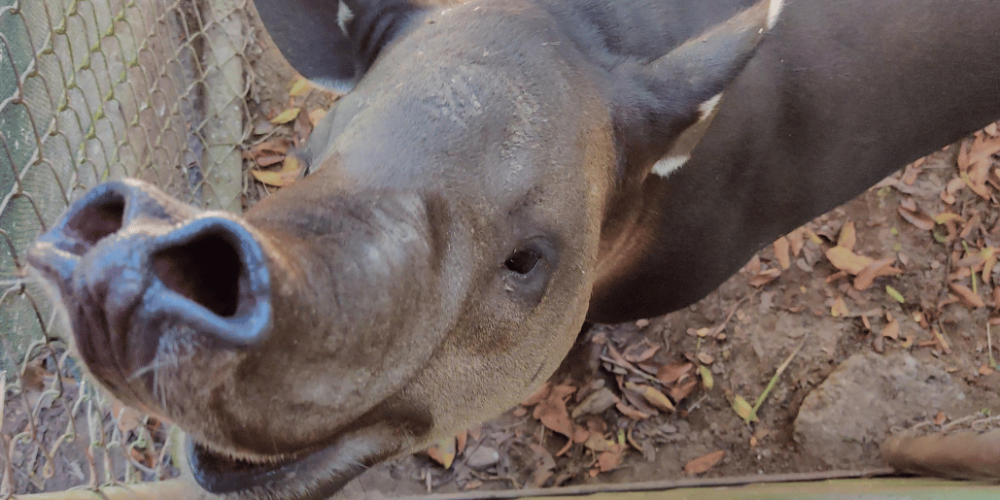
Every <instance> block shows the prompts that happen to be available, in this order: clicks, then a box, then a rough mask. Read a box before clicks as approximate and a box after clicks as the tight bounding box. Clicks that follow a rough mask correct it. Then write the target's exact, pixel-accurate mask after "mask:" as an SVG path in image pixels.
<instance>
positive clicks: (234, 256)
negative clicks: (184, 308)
mask: <svg viewBox="0 0 1000 500" xmlns="http://www.w3.org/2000/svg"><path fill="white" fill-rule="evenodd" d="M227 236H231V235H227V234H223V233H219V232H216V233H207V234H204V235H200V236H199V237H197V238H195V239H193V240H190V241H187V242H185V243H183V244H180V245H177V246H173V247H169V248H166V249H163V250H160V251H158V252H157V253H156V254H155V255H154V256H153V271H154V272H155V273H156V276H157V277H158V278H159V279H160V281H162V282H163V284H164V285H165V286H166V287H167V288H169V289H171V290H173V291H174V292H177V293H179V294H181V295H183V296H184V297H185V298H187V299H188V300H191V301H193V302H195V303H197V304H199V305H201V306H204V307H205V308H206V309H208V310H210V311H212V312H213V313H215V314H217V315H219V316H221V317H232V316H233V315H235V314H236V310H237V308H238V306H239V303H240V277H241V275H242V274H244V273H243V263H242V262H241V260H240V254H239V252H238V251H237V250H236V248H235V247H234V246H233V243H231V242H230V241H229V238H228V237H227Z"/></svg>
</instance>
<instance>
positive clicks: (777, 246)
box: [774, 236, 792, 269]
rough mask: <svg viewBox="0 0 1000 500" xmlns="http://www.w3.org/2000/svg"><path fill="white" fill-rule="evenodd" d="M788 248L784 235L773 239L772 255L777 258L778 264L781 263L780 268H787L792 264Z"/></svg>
mask: <svg viewBox="0 0 1000 500" xmlns="http://www.w3.org/2000/svg"><path fill="white" fill-rule="evenodd" d="M789 248H790V245H789V243H788V238H785V237H784V236H782V237H781V238H778V239H777V240H775V241H774V257H775V258H776V259H778V264H780V265H781V268H782V269H788V268H789V267H791V266H792V258H791V256H790V255H789V253H788V251H789Z"/></svg>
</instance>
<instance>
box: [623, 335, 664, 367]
mask: <svg viewBox="0 0 1000 500" xmlns="http://www.w3.org/2000/svg"><path fill="white" fill-rule="evenodd" d="M660 347H661V346H658V345H653V344H651V343H650V342H649V340H647V339H642V341H641V342H639V343H637V344H633V345H631V346H629V347H628V349H625V350H624V351H623V352H622V357H623V358H625V360H626V361H629V362H632V363H642V362H643V361H646V360H647V359H649V358H651V357H653V355H654V354H656V351H659V350H660Z"/></svg>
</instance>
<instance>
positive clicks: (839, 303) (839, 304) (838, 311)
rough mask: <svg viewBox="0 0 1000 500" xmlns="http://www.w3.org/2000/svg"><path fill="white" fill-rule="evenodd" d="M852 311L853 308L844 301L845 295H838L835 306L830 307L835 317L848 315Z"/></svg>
mask: <svg viewBox="0 0 1000 500" xmlns="http://www.w3.org/2000/svg"><path fill="white" fill-rule="evenodd" d="M850 313H851V310H850V309H848V308H847V304H846V303H845V302H844V298H843V297H837V299H836V300H834V301H833V306H831V307H830V316H833V317H834V318H839V317H841V316H847V315H848V314H850Z"/></svg>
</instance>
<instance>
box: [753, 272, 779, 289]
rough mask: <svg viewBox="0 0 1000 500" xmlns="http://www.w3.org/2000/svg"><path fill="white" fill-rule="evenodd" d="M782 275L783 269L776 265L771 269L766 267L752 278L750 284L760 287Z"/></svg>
mask: <svg viewBox="0 0 1000 500" xmlns="http://www.w3.org/2000/svg"><path fill="white" fill-rule="evenodd" d="M779 276H781V269H778V268H776V267H774V268H771V269H766V270H764V271H761V272H759V273H757V275H756V276H754V277H753V278H750V286H753V287H757V288H760V287H762V286H764V285H766V284H768V283H770V282H772V281H774V280H776V279H778V277H779Z"/></svg>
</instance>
